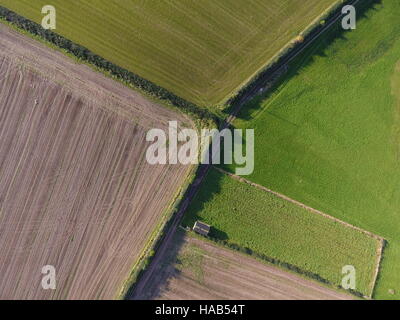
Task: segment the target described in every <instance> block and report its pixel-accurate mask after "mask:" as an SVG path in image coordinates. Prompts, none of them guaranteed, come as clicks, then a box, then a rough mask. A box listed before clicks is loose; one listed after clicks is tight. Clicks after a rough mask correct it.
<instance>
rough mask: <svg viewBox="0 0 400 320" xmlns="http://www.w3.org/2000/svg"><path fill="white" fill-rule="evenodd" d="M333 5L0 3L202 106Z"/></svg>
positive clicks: (311, 1)
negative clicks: (46, 14) (49, 13)
mask: <svg viewBox="0 0 400 320" xmlns="http://www.w3.org/2000/svg"><path fill="white" fill-rule="evenodd" d="M336 2H338V0H308V1H293V0H220V1H214V0H201V1H192V0H184V1H182V0H172V1H141V0H112V1H109V0H96V1H86V0H69V1H65V0H53V1H51V3H49V2H48V1H45V0H0V5H2V6H5V7H7V8H9V9H11V10H14V11H15V12H17V13H19V14H21V15H23V16H25V17H27V18H29V19H31V20H33V21H35V22H38V23H40V21H41V20H42V17H43V16H42V14H41V8H42V7H43V6H44V5H48V4H52V5H54V6H55V7H56V9H57V29H56V30H55V31H56V32H57V33H60V34H61V35H63V36H65V37H67V38H69V39H70V40H72V41H74V42H77V43H79V44H81V45H83V46H86V47H87V48H89V49H90V50H91V51H93V52H95V53H96V54H99V55H100V56H103V57H104V58H106V59H108V60H110V61H112V62H114V63H116V64H117V65H120V66H122V67H124V68H126V69H128V70H130V71H133V72H135V73H137V74H138V75H140V76H142V77H144V78H146V79H148V80H150V81H152V82H154V83H156V84H158V85H160V86H162V87H164V88H166V89H168V90H170V91H171V92H173V93H175V94H177V95H178V96H181V97H182V98H185V99H186V100H188V101H191V102H194V103H197V104H198V105H201V106H214V105H218V104H221V103H223V102H224V101H226V100H227V99H228V98H229V97H230V96H231V95H232V94H234V93H235V92H236V91H237V90H238V89H239V88H240V87H241V86H243V85H244V84H245V83H246V82H247V81H248V80H249V79H250V78H251V77H252V76H253V75H254V74H255V73H257V72H258V70H260V69H261V68H262V67H264V66H265V65H266V64H267V63H268V61H269V60H270V59H271V58H272V57H273V56H274V55H275V54H276V53H277V52H278V51H279V50H280V49H281V48H282V47H283V46H285V45H286V44H287V43H288V42H289V41H291V40H292V39H294V38H295V37H296V36H297V35H298V34H299V33H300V32H301V31H303V30H304V29H305V28H306V27H307V26H308V25H309V24H310V23H311V22H312V21H313V20H314V19H316V18H317V17H318V16H319V15H321V13H323V12H324V11H325V10H326V9H327V8H329V7H330V6H331V5H332V4H334V3H336Z"/></svg>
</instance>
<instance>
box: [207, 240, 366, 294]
mask: <svg viewBox="0 0 400 320" xmlns="http://www.w3.org/2000/svg"><path fill="white" fill-rule="evenodd" d="M199 236H201V235H199ZM206 238H208V239H210V240H212V241H214V242H216V243H217V244H219V245H222V246H225V247H227V248H230V249H232V250H235V251H238V252H242V253H245V254H247V255H250V256H253V257H255V258H257V259H260V260H263V261H266V262H269V263H271V264H274V265H276V266H279V267H281V268H284V269H286V270H289V271H292V272H296V273H298V274H300V275H304V276H306V277H308V278H311V279H314V280H317V281H319V282H321V283H323V284H326V285H330V286H334V284H333V283H332V282H330V281H329V280H327V279H325V278H323V277H321V276H320V275H319V274H316V273H314V272H311V271H308V270H304V269H302V268H300V267H298V266H295V265H293V264H290V263H287V262H284V261H281V260H279V259H275V258H272V257H269V256H267V255H265V254H263V253H258V252H255V251H253V250H252V249H250V248H246V247H242V246H240V245H238V244H236V243H232V242H229V241H226V240H221V239H218V238H213V237H210V236H208V237H206ZM336 287H337V288H338V289H343V288H342V287H341V286H340V285H337V286H336ZM347 291H348V292H350V293H351V294H353V295H355V296H357V297H360V298H364V297H365V296H364V294H362V293H361V292H358V291H356V290H351V289H349V290H347Z"/></svg>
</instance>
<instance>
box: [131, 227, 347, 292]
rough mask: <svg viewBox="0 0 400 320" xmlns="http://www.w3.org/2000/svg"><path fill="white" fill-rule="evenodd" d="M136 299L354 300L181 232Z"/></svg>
mask: <svg viewBox="0 0 400 320" xmlns="http://www.w3.org/2000/svg"><path fill="white" fill-rule="evenodd" d="M168 252H169V253H168V257H165V261H166V262H165V263H164V265H160V266H159V267H158V270H157V271H156V272H155V273H154V276H153V278H152V279H151V281H149V283H148V286H147V288H146V289H145V290H143V292H141V293H140V294H138V295H137V297H136V298H137V299H161V300H170V299H171V300H180V299H191V300H192V299H193V300H196V299H200V300H203V299H206V300H230V299H234V300H241V299H243V300H253V299H265V300H319V299H321V300H322V299H323V300H337V299H340V300H349V299H352V296H350V295H347V294H345V293H341V292H336V291H333V290H331V289H329V288H326V287H323V286H321V285H319V284H318V283H316V282H313V281H310V280H306V279H303V278H301V277H299V276H296V275H294V274H291V273H288V272H285V271H282V270H280V269H278V268H276V267H273V266H270V265H267V264H265V263H262V262H260V261H257V260H255V259H253V258H252V257H249V256H245V255H243V254H241V253H238V252H235V251H232V250H229V249H225V248H222V247H219V246H217V245H214V244H212V243H210V242H208V241H204V240H200V239H197V238H195V237H192V236H190V235H186V236H184V235H182V232H179V233H178V234H177V235H176V237H175V243H174V245H173V247H171V248H170V250H168Z"/></svg>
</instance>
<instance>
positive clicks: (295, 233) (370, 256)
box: [183, 169, 379, 294]
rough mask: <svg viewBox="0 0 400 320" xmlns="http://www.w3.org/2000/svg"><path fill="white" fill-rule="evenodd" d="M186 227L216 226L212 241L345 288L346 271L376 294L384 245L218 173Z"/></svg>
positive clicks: (364, 290)
mask: <svg viewBox="0 0 400 320" xmlns="http://www.w3.org/2000/svg"><path fill="white" fill-rule="evenodd" d="M205 186H208V187H207V188H203V189H202V190H201V191H200V193H199V194H198V195H197V196H196V198H195V200H194V201H193V203H192V205H191V206H190V208H189V210H188V214H187V215H186V217H185V220H184V222H183V224H184V225H186V226H191V227H192V226H193V224H194V222H195V221H196V220H201V221H204V222H206V223H209V224H210V225H212V227H213V229H212V236H214V237H216V238H219V239H222V240H228V241H229V242H232V243H236V244H238V245H240V246H243V247H248V248H251V249H252V250H253V251H255V252H257V253H262V254H265V255H267V256H270V257H273V258H277V259H280V260H282V261H285V262H287V263H290V264H293V265H296V266H298V267H300V268H302V269H303V270H307V271H311V272H314V273H317V274H319V275H320V276H322V277H323V278H325V279H327V280H329V281H330V282H331V283H333V284H335V285H339V284H340V283H341V279H342V277H343V275H342V273H341V271H342V267H343V266H345V265H353V266H354V267H355V268H356V271H357V288H356V289H357V290H358V291H360V292H362V293H364V294H370V293H371V289H372V281H373V274H374V267H375V265H376V252H377V248H378V247H379V241H378V240H377V239H374V238H372V237H370V236H367V235H366V234H363V233H361V232H359V231H356V230H354V229H352V228H349V227H347V226H344V225H342V224H340V223H338V222H336V221H333V220H331V219H328V218H325V217H323V216H320V215H317V214H314V213H311V212H310V211H307V210H305V209H303V208H301V207H299V206H297V205H295V204H293V203H291V202H288V201H286V200H283V199H281V198H278V197H277V196H275V195H272V194H271V193H268V192H266V191H263V190H260V189H258V188H256V187H253V186H250V185H248V184H245V183H243V182H239V181H237V180H235V179H233V178H231V177H229V176H227V175H224V174H222V173H220V172H218V171H217V170H215V169H212V170H211V171H210V173H209V174H208V176H207V178H206V181H205Z"/></svg>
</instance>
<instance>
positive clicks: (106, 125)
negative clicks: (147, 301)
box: [0, 25, 191, 299]
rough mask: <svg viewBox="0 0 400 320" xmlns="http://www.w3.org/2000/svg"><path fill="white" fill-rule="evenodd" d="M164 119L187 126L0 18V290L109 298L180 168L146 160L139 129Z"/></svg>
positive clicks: (182, 174)
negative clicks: (50, 283) (52, 274)
mask: <svg viewBox="0 0 400 320" xmlns="http://www.w3.org/2000/svg"><path fill="white" fill-rule="evenodd" d="M168 120H178V121H181V122H182V123H185V125H187V126H191V122H190V121H188V120H187V119H186V118H184V117H183V116H182V115H179V114H175V113H174V112H172V111H170V110H168V109H165V108H163V107H161V106H158V105H155V104H153V103H150V102H149V101H147V100H145V99H144V98H143V97H142V96H140V95H139V94H137V93H135V92H133V91H131V90H130V89H128V88H126V87H124V86H123V85H121V84H119V83H116V82H114V81H112V80H111V79H107V78H105V77H104V76H102V75H100V74H98V73H96V72H94V71H92V70H91V69H90V68H89V67H86V66H83V65H79V64H76V63H74V62H73V61H72V60H69V59H68V58H66V57H65V56H64V55H62V54H61V53H58V52H55V51H52V50H49V49H48V48H46V47H45V46H43V45H42V44H40V43H38V42H36V41H34V40H31V39H28V38H25V37H24V36H23V35H21V34H18V33H17V32H15V31H11V30H10V29H9V28H8V27H6V26H4V25H0V142H1V143H0V274H1V278H0V298H1V299H110V298H115V297H116V296H117V295H118V293H119V291H120V289H121V288H122V286H123V284H124V281H125V280H126V279H127V277H128V276H129V274H130V271H131V268H132V266H133V265H134V263H135V261H136V260H137V259H138V257H139V255H140V254H141V252H142V251H143V249H144V247H145V245H146V243H147V242H148V241H149V238H150V235H151V233H152V232H153V231H154V230H155V227H156V225H157V224H158V223H159V222H160V220H161V218H162V216H163V215H164V214H165V213H166V209H167V207H168V206H169V205H170V204H171V201H172V200H173V198H174V196H175V195H176V193H177V191H178V189H179V187H180V185H181V184H182V182H183V181H184V179H185V178H186V176H187V173H188V169H189V168H188V167H184V166H180V165H175V166H150V165H148V164H147V162H146V159H145V154H144V151H145V150H146V147H147V145H148V143H147V142H146V141H145V135H146V132H147V129H148V128H152V127H159V128H166V126H167V125H168V123H167V122H168ZM44 265H53V266H54V267H55V269H56V281H57V282H56V284H57V287H56V290H43V289H42V286H41V280H42V277H43V275H42V274H41V269H42V267H43V266H44Z"/></svg>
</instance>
